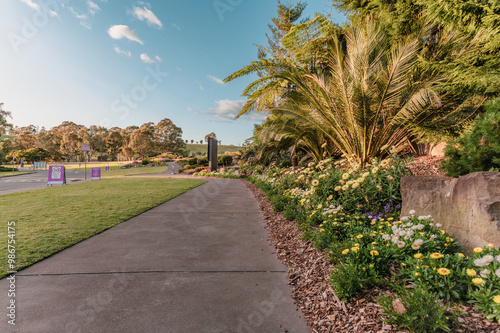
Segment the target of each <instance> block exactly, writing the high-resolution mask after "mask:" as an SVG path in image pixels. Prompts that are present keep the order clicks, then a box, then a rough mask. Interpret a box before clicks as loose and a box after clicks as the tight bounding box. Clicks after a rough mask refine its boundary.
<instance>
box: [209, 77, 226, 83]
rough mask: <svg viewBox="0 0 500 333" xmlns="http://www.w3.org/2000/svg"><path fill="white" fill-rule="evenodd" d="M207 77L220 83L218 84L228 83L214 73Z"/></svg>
mask: <svg viewBox="0 0 500 333" xmlns="http://www.w3.org/2000/svg"><path fill="white" fill-rule="evenodd" d="M207 78H208V79H210V80H211V81H213V82H215V83H218V84H221V85H225V84H226V83H225V82H224V81H223V80H222V79H219V78H218V77H215V76H213V75H207Z"/></svg>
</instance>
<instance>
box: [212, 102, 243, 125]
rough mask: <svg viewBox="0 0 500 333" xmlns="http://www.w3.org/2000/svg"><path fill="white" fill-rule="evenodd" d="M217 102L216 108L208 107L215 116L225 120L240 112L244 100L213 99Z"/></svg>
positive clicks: (231, 118)
mask: <svg viewBox="0 0 500 333" xmlns="http://www.w3.org/2000/svg"><path fill="white" fill-rule="evenodd" d="M215 104H217V107H216V108H209V110H210V111H212V112H213V113H214V116H215V117H216V118H219V119H221V120H225V121H231V120H233V119H234V117H236V116H237V115H238V113H240V111H241V109H243V106H244V105H245V101H242V100H240V101H231V100H229V99H223V100H220V101H215Z"/></svg>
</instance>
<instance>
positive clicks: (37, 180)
mask: <svg viewBox="0 0 500 333" xmlns="http://www.w3.org/2000/svg"><path fill="white" fill-rule="evenodd" d="M48 173H49V172H48V171H47V170H41V171H37V172H36V173H31V174H27V175H20V176H12V177H2V178H0V195H1V194H7V193H13V192H20V191H27V190H36V189H39V188H46V187H47V180H48ZM87 179H90V171H87ZM84 180H85V171H73V170H66V183H67V184H70V183H75V182H79V181H84Z"/></svg>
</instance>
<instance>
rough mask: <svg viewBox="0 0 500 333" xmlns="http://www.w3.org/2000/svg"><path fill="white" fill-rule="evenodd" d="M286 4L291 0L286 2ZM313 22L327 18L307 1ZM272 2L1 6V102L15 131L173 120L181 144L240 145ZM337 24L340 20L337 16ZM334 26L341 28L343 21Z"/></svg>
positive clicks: (30, 1)
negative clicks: (209, 137)
mask: <svg viewBox="0 0 500 333" xmlns="http://www.w3.org/2000/svg"><path fill="white" fill-rule="evenodd" d="M283 2H284V3H287V1H283ZM309 2H310V3H309V5H308V7H307V9H306V13H305V15H306V16H309V17H311V18H312V17H313V16H314V13H315V12H322V13H330V12H331V8H330V1H329V0H315V1H314V2H313V1H309ZM276 5H277V1H274V0H252V1H250V0H190V1H181V0H171V1H161V0H151V1H147V2H146V1H129V0H2V1H0V21H1V22H2V23H1V24H0V50H2V51H1V53H0V57H1V58H0V59H1V61H0V102H3V103H5V105H4V109H5V110H8V111H11V112H12V115H13V119H11V122H12V123H13V124H14V125H16V126H26V125H29V124H33V125H36V126H45V127H46V128H51V127H53V126H56V125H59V124H60V123H62V122H63V121H66V120H67V121H73V122H75V123H77V124H82V125H85V126H90V125H102V126H105V127H108V128H110V127H113V126H119V127H122V128H124V127H126V126H130V125H137V126H140V125H142V124H143V123H146V122H150V121H152V122H154V123H157V122H159V121H160V120H161V119H163V118H169V119H171V120H172V121H173V122H174V123H175V124H176V125H177V126H180V127H181V128H182V130H183V132H184V134H183V138H184V139H188V140H191V139H193V140H197V141H199V140H201V139H203V138H204V136H205V135H206V134H208V133H210V132H215V133H216V134H217V137H218V139H219V140H221V141H222V143H223V144H234V145H239V144H241V143H242V142H243V141H244V140H245V139H247V138H249V137H250V136H251V135H252V130H253V124H254V123H256V122H260V121H262V119H263V118H264V115H263V114H257V113H253V114H249V115H248V116H244V117H242V118H240V119H238V120H234V119H233V117H234V115H235V114H237V113H238V112H239V111H240V110H241V107H242V105H243V104H244V98H242V97H241V92H242V91H243V89H244V87H245V86H246V85H247V84H248V83H250V82H251V80H252V77H246V78H242V79H239V80H236V81H233V82H231V83H229V84H223V83H222V82H221V79H223V78H225V77H226V76H228V75H229V74H231V73H233V72H234V71H236V70H238V69H240V68H242V67H244V66H246V65H248V64H249V63H250V62H251V61H253V60H256V59H257V56H256V54H257V48H256V47H255V46H254V45H253V44H263V45H265V44H266V37H265V33H267V32H269V30H268V27H267V24H268V23H270V22H271V18H272V17H274V16H276ZM336 15H337V17H339V20H341V19H342V16H340V15H338V14H336ZM339 20H338V21H337V22H340V21H339Z"/></svg>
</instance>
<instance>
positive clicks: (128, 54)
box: [113, 46, 132, 58]
mask: <svg viewBox="0 0 500 333" xmlns="http://www.w3.org/2000/svg"><path fill="white" fill-rule="evenodd" d="M113 50H115V52H116V53H118V54H123V55H124V56H127V57H129V58H130V57H131V56H132V52H130V51H125V50H122V49H121V48H119V47H118V46H115V47H114V48H113Z"/></svg>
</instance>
